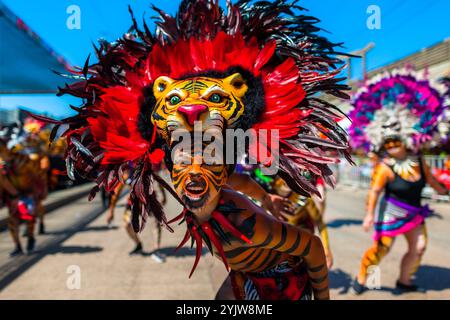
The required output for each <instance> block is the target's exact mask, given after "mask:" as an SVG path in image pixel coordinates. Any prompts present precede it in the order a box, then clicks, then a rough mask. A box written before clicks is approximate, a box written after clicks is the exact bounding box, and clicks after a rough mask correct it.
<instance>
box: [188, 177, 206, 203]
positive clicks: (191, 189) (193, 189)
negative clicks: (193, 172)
mask: <svg viewBox="0 0 450 320" xmlns="http://www.w3.org/2000/svg"><path fill="white" fill-rule="evenodd" d="M207 187H208V184H207V182H206V180H205V179H203V178H198V179H195V180H191V179H190V178H188V179H187V180H186V183H185V186H184V191H185V193H186V196H187V197H188V198H190V199H191V200H194V201H195V200H199V199H201V198H202V196H203V195H205V193H206V191H207V189H208V188H207Z"/></svg>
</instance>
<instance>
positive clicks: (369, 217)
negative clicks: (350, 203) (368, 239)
mask: <svg viewBox="0 0 450 320" xmlns="http://www.w3.org/2000/svg"><path fill="white" fill-rule="evenodd" d="M372 226H373V214H370V213H368V214H367V215H366V217H365V218H364V221H363V228H364V231H366V232H368V231H369V230H370V228H371V227H372Z"/></svg>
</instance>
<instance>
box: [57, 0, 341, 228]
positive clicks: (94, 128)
mask: <svg viewBox="0 0 450 320" xmlns="http://www.w3.org/2000/svg"><path fill="white" fill-rule="evenodd" d="M296 3H297V1H295V0H294V1H290V2H287V1H284V0H276V1H273V2H268V1H239V2H237V3H236V4H234V5H233V4H231V2H230V1H228V2H227V11H224V10H223V9H222V8H221V7H220V6H219V5H218V1H217V0H184V1H182V2H181V4H180V7H179V10H178V12H177V14H176V15H175V16H170V15H168V14H167V13H165V12H163V11H162V10H160V9H158V8H156V7H153V9H154V10H156V11H157V12H158V13H159V15H160V16H159V18H158V19H157V20H156V25H157V27H156V31H155V33H152V32H151V31H150V30H149V28H148V27H147V25H146V23H145V21H144V23H143V30H140V29H139V28H138V26H137V22H136V21H135V19H134V17H133V14H132V12H131V10H130V13H131V15H132V21H133V28H132V33H128V34H126V35H124V36H123V38H121V39H119V40H118V41H117V42H115V43H107V42H104V41H102V42H100V48H96V53H97V57H98V63H96V64H94V65H91V66H89V64H88V62H86V64H85V66H84V68H83V69H80V70H78V71H74V73H75V74H76V75H75V76H73V77H75V78H77V79H79V80H80V81H79V82H77V83H75V84H73V85H70V86H66V87H65V88H61V89H60V94H70V95H74V96H76V97H80V98H82V99H83V100H84V104H83V106H82V107H81V108H77V107H72V108H73V109H75V110H76V111H77V112H78V114H77V115H76V116H74V117H70V118H67V119H64V120H62V121H53V122H54V123H55V124H56V125H57V126H58V125H60V124H68V125H69V129H68V130H67V132H66V133H65V135H66V136H67V138H68V140H67V141H68V152H67V167H68V172H69V174H70V175H72V176H73V174H74V172H75V171H76V172H78V174H80V175H82V176H83V177H87V178H91V179H94V180H96V181H97V184H98V187H101V186H103V187H105V188H106V189H107V190H112V189H114V187H115V186H116V184H117V183H119V181H120V180H121V177H122V174H121V172H122V170H123V168H124V166H128V163H129V162H130V161H131V162H133V165H134V167H135V168H136V170H135V172H134V175H133V177H132V178H133V184H132V191H131V200H132V203H133V217H134V218H133V226H134V228H135V229H136V230H139V229H141V227H142V225H143V224H141V225H140V224H139V219H138V217H139V216H141V217H142V218H143V221H144V222H145V219H146V216H147V215H148V214H153V215H154V216H155V217H156V218H157V219H158V220H159V221H161V222H164V223H166V218H165V216H164V214H163V212H162V208H161V206H160V205H159V203H158V202H157V200H156V196H155V193H154V192H153V187H152V182H153V180H154V179H156V180H157V181H159V182H160V183H163V184H164V185H165V186H166V187H167V188H168V189H169V190H171V188H170V187H169V186H167V185H166V184H165V183H164V181H163V180H162V179H160V178H159V177H158V176H157V175H156V174H155V172H154V171H153V170H152V165H153V164H154V163H156V162H158V161H160V160H161V158H162V157H163V155H164V153H163V151H162V150H163V148H164V143H163V142H162V141H161V139H159V137H157V134H156V129H155V127H154V126H153V125H152V124H151V122H150V115H151V112H152V110H153V108H154V103H155V101H154V97H153V94H152V84H153V82H154V81H155V79H156V78H157V77H159V76H161V75H165V76H169V77H173V78H183V77H185V76H188V75H189V76H193V75H201V74H205V73H211V72H213V73H226V72H228V71H229V70H231V69H233V68H239V69H240V70H243V72H244V73H245V74H247V75H249V77H250V78H252V79H253V80H254V81H253V82H252V83H253V84H251V85H250V87H251V88H250V89H252V90H253V91H252V92H253V95H252V96H251V97H249V101H250V100H252V99H253V100H255V99H256V101H257V102H258V103H250V102H249V103H248V105H247V106H245V107H246V110H245V111H244V114H243V116H242V119H241V121H240V122H239V125H238V127H239V128H244V129H246V128H253V129H256V130H261V129H269V130H271V129H278V130H279V134H280V155H279V157H280V175H281V176H282V177H283V178H285V180H286V181H287V183H288V184H289V185H290V186H291V188H293V189H294V190H296V191H297V192H299V193H302V194H310V193H315V192H317V190H316V188H315V186H314V181H315V179H316V178H317V177H319V176H321V177H323V178H324V179H325V180H326V181H327V182H328V183H330V184H333V181H334V180H333V179H332V172H331V170H330V168H329V167H328V165H327V164H329V163H335V162H337V161H338V160H337V156H327V155H326V154H325V153H326V151H336V152H337V153H338V154H342V155H344V156H345V157H347V158H348V157H349V155H348V153H347V148H348V144H347V136H346V133H345V132H344V130H343V129H341V128H340V127H339V125H338V124H337V121H338V120H339V119H341V118H342V117H343V115H342V114H341V113H340V111H339V110H337V109H336V107H335V106H333V105H331V104H329V103H327V102H325V101H323V100H321V99H320V98H319V97H318V96H317V94H318V93H328V94H332V95H335V96H338V97H341V98H347V97H348V96H347V95H346V94H345V93H343V92H342V90H346V89H348V88H347V86H346V85H343V84H340V83H339V82H340V81H341V80H343V79H342V78H336V75H337V74H339V72H340V71H341V68H338V66H339V65H340V64H341V61H340V60H338V59H337V58H336V57H335V55H336V54H340V53H339V52H336V51H335V50H334V48H335V47H336V46H339V44H333V43H331V42H330V41H328V40H327V39H325V38H323V37H321V36H319V35H318V34H317V32H318V31H319V30H320V29H319V28H318V27H316V26H315V24H316V23H317V22H318V19H316V18H314V17H310V16H306V15H299V14H297V13H296V12H295V11H296V10H304V9H303V8H301V7H299V6H297V5H296ZM57 126H56V127H55V130H57ZM54 132H56V131H54ZM259 147H263V148H268V147H270V146H267V145H260V146H259ZM336 152H334V153H333V154H336ZM304 172H308V173H309V174H310V176H311V177H312V179H311V180H308V179H306V178H305V177H304V175H303V174H304ZM98 187H96V188H95V189H94V190H93V192H92V196H93V195H94V194H95V192H96V191H97V190H98Z"/></svg>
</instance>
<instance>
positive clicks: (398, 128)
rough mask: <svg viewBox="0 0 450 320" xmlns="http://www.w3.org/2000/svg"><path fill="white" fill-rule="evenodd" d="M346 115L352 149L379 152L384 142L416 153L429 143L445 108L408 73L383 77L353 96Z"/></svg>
mask: <svg viewBox="0 0 450 320" xmlns="http://www.w3.org/2000/svg"><path fill="white" fill-rule="evenodd" d="M352 104H353V110H352V111H351V112H350V113H349V117H350V119H351V120H352V125H351V127H350V129H349V133H350V137H351V145H352V147H353V149H358V148H362V149H364V150H365V151H368V150H370V149H373V150H375V151H379V150H380V149H381V147H382V146H383V142H384V141H385V140H386V139H388V138H397V139H401V140H403V142H404V143H405V144H406V146H407V147H408V148H409V149H411V150H414V151H417V150H418V149H419V148H420V147H421V146H422V145H423V143H426V142H429V141H431V139H432V138H433V135H434V134H435V133H436V132H437V125H438V122H439V119H440V118H441V116H442V115H443V113H444V110H445V108H446V105H445V104H444V100H443V98H442V97H441V95H440V94H439V92H438V91H437V90H436V89H435V88H433V87H432V86H431V85H430V83H429V81H428V80H425V79H420V78H419V76H418V75H417V74H415V73H414V72H413V71H411V70H406V69H405V70H395V71H393V72H391V73H384V74H382V75H380V76H378V77H376V78H374V79H373V80H371V81H370V82H369V83H368V84H367V85H366V86H364V87H363V88H361V89H360V90H359V91H358V92H357V93H356V94H355V96H354V98H353V101H352Z"/></svg>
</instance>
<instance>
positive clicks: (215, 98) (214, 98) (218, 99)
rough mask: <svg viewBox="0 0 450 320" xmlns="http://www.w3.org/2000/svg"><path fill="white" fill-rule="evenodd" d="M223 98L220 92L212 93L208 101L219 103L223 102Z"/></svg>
mask: <svg viewBox="0 0 450 320" xmlns="http://www.w3.org/2000/svg"><path fill="white" fill-rule="evenodd" d="M222 100H223V98H222V96H221V95H220V94H218V93H214V94H212V95H211V96H210V97H209V99H208V101H210V102H212V103H219V102H222Z"/></svg>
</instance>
